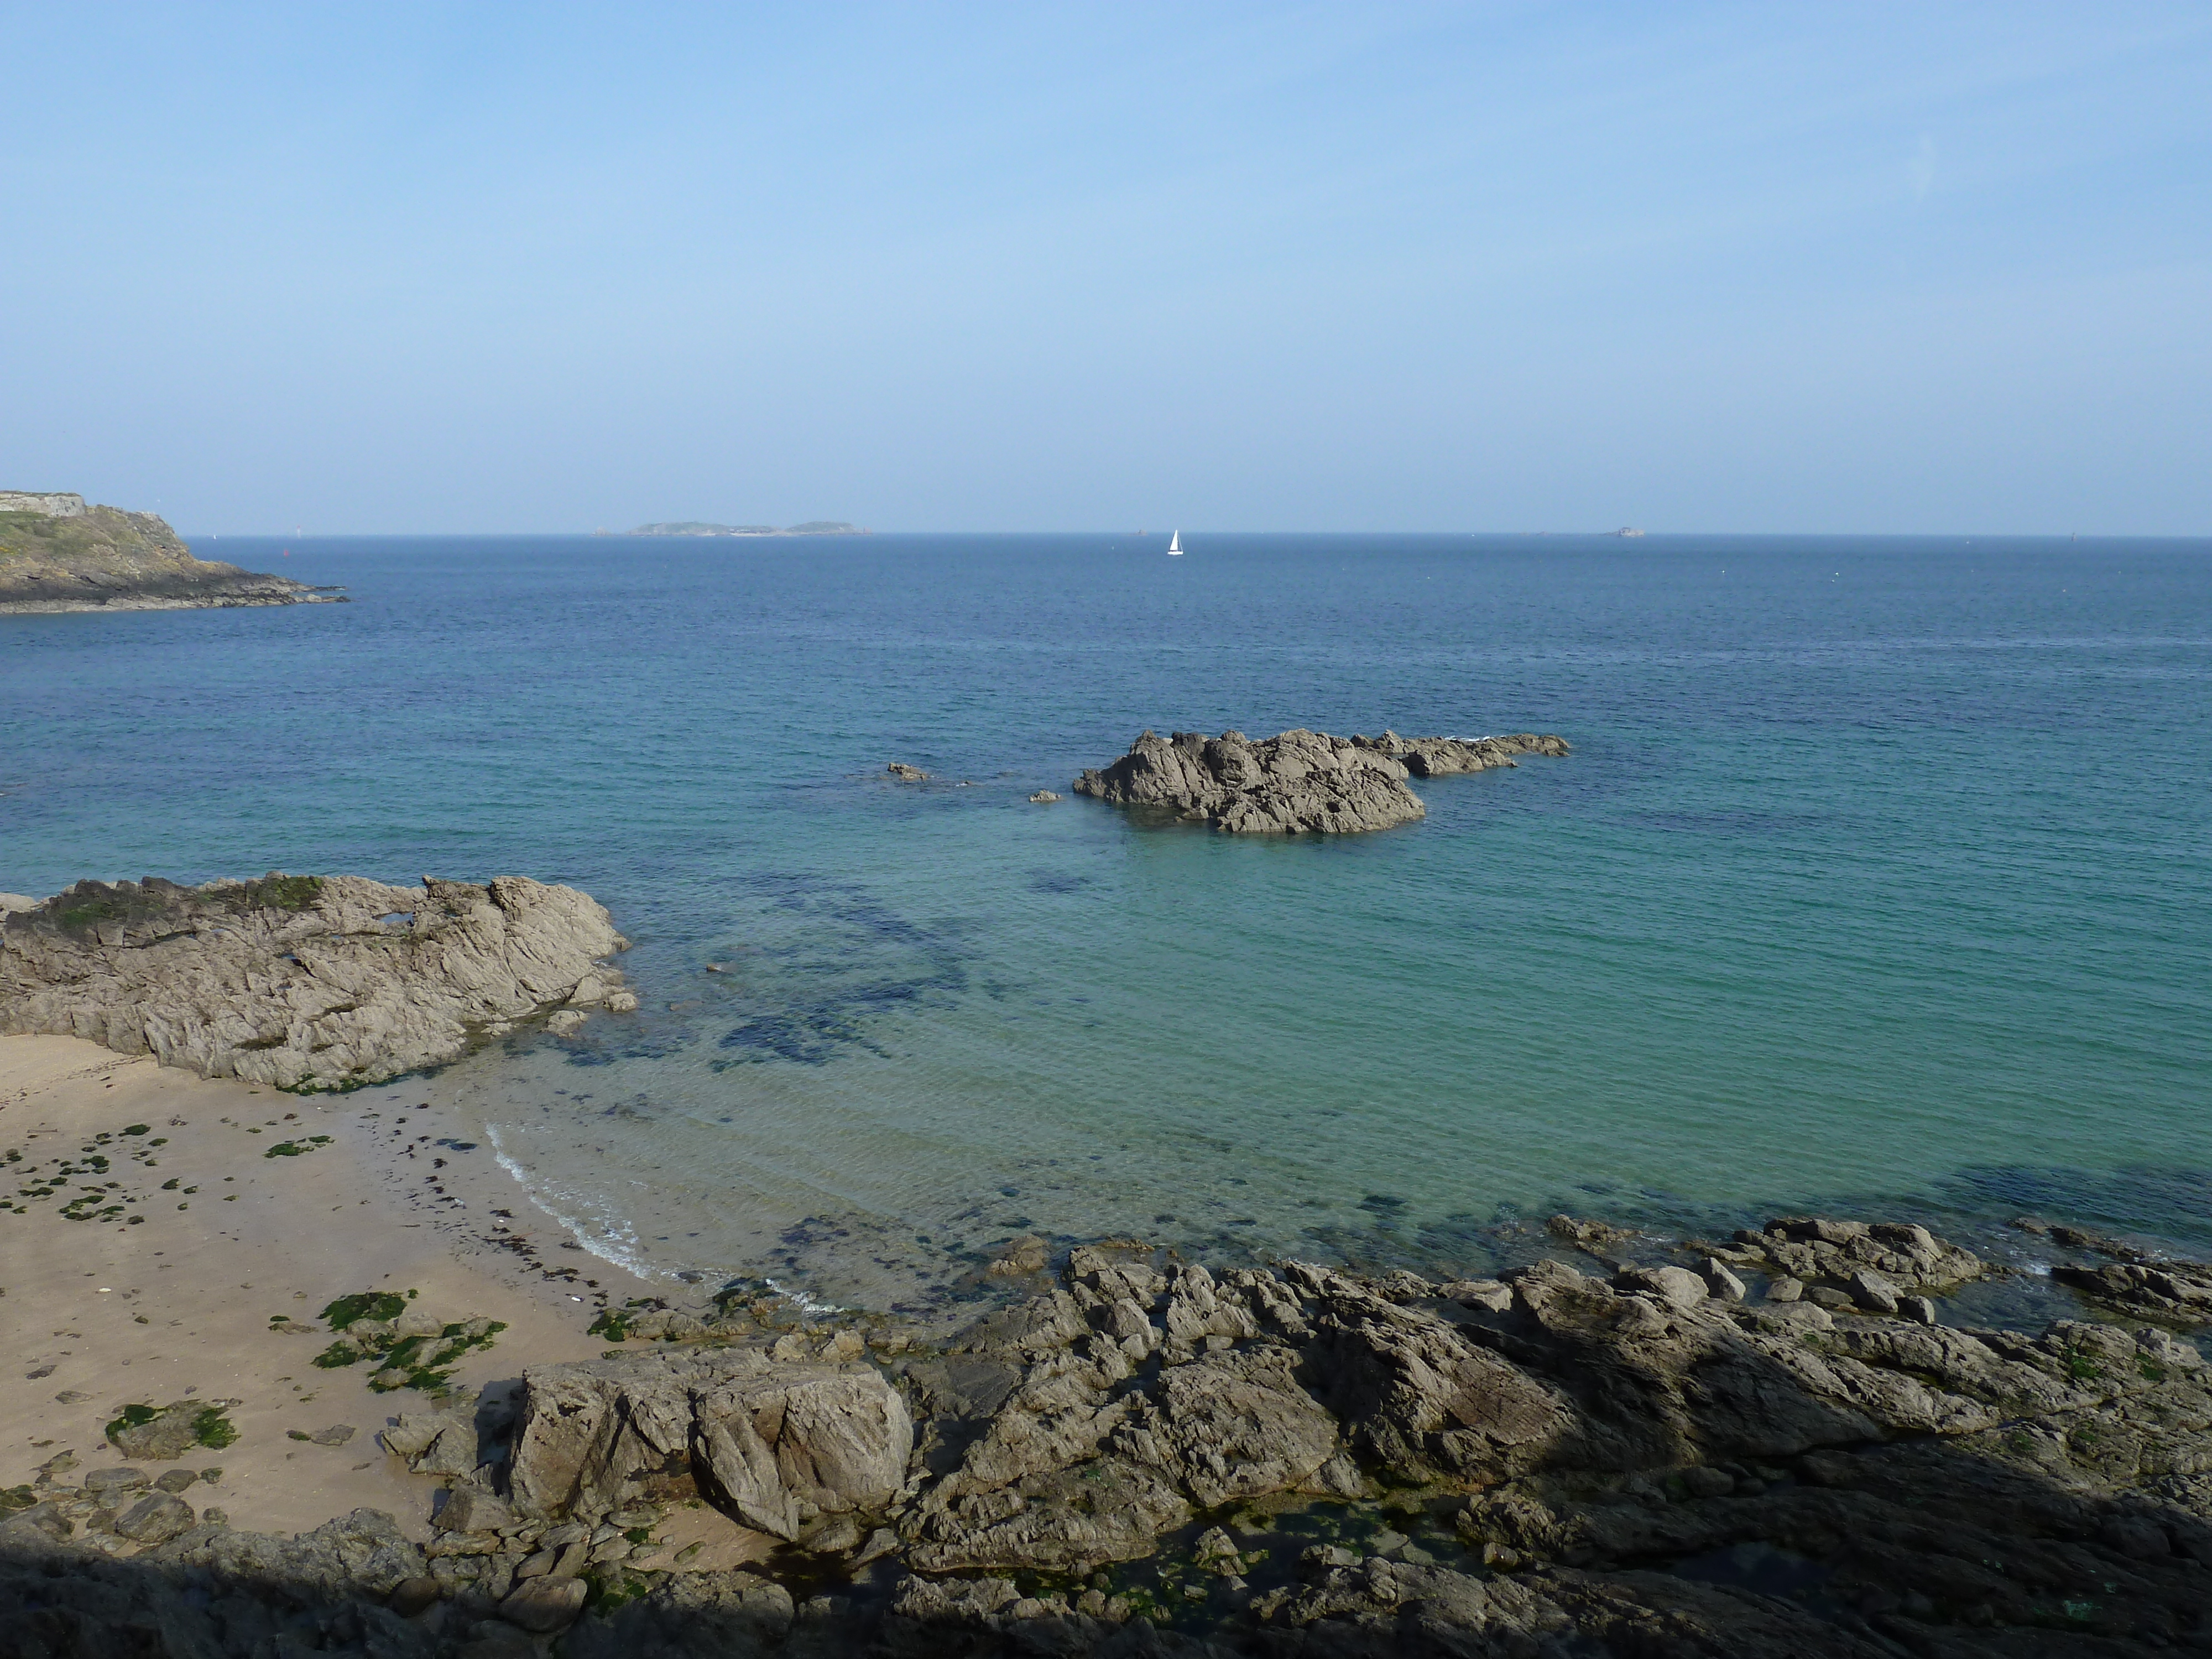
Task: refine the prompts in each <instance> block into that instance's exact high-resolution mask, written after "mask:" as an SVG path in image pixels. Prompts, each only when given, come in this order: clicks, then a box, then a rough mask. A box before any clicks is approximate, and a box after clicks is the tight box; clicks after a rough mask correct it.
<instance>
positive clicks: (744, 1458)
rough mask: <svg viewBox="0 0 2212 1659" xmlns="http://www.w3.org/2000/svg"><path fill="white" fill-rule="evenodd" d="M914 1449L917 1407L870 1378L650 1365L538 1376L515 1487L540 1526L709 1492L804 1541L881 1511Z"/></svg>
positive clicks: (529, 1384) (735, 1353)
mask: <svg viewBox="0 0 2212 1659" xmlns="http://www.w3.org/2000/svg"><path fill="white" fill-rule="evenodd" d="M913 1444H914V1425H913V1420H912V1419H911V1418H910V1417H909V1416H908V1412H907V1407H906V1402H905V1401H904V1400H903V1399H902V1398H901V1397H900V1395H898V1393H897V1391H896V1390H895V1389H892V1388H891V1387H890V1385H889V1384H888V1383H885V1382H884V1379H883V1377H882V1376H880V1375H879V1374H878V1373H877V1372H876V1371H874V1370H871V1369H868V1368H866V1367H865V1366H860V1365H850V1366H839V1365H824V1364H808V1363H798V1364H775V1362H773V1361H771V1360H769V1359H767V1358H764V1357H763V1356H762V1355H761V1354H760V1353H758V1352H757V1351H753V1350H749V1349H722V1350H714V1351H711V1352H702V1353H695V1354H689V1355H672V1354H665V1353H641V1354H636V1355H623V1356H622V1357H620V1358H614V1359H601V1360H593V1361H590V1362H586V1363H584V1364H574V1365H554V1366H538V1367H532V1368H531V1369H530V1370H527V1371H526V1372H525V1373H524V1378H523V1406H522V1417H521V1424H520V1430H519V1431H518V1433H517V1436H516V1440H515V1449H514V1454H513V1466H512V1474H511V1480H512V1483H513V1491H514V1493H515V1496H516V1497H517V1498H519V1499H520V1500H521V1501H522V1502H523V1503H525V1504H527V1505H529V1506H530V1507H531V1508H532V1510H536V1511H538V1512H539V1513H544V1514H561V1513H566V1512H568V1511H570V1510H574V1512H575V1513H577V1514H579V1515H583V1516H599V1515H605V1514H607V1513H609V1512H610V1511H611V1510H617V1509H620V1508H622V1507H623V1506H624V1505H625V1504H628V1503H629V1502H630V1501H632V1500H633V1499H634V1498H636V1497H637V1496H640V1495H641V1494H642V1495H647V1496H649V1495H651V1494H652V1492H653V1491H655V1490H657V1489H659V1488H661V1487H663V1486H665V1485H666V1484H667V1483H668V1482H669V1481H671V1480H676V1481H679V1482H680V1481H682V1480H695V1481H696V1482H697V1484H698V1485H699V1486H702V1488H704V1489H706V1490H707V1491H708V1492H709V1493H710V1494H711V1495H712V1496H714V1498H716V1499H717V1500H718V1501H719V1502H720V1504H722V1505H723V1507H724V1508H726V1510H728V1511H729V1512H730V1513H731V1514H732V1515H733V1516H736V1517H737V1518H738V1520H740V1521H742V1522H744V1524H745V1525H747V1526H750V1527H754V1528H758V1529H759V1530H761V1531H763V1532H768V1533H772V1534H775V1536H777V1537H779V1538H784V1539H792V1538H795V1537H797V1536H798V1534H799V1528H800V1525H801V1523H802V1521H803V1520H805V1518H807V1516H808V1515H809V1514H810V1513H832V1514H836V1513H843V1512H846V1511H848V1510H861V1511H875V1510H881V1509H882V1508H883V1507H884V1505H886V1504H889V1503H890V1499H891V1498H893V1497H894V1496H896V1494H897V1492H898V1491H899V1489H900V1487H901V1486H903V1485H904V1484H905V1481H906V1473H907V1472H906V1463H907V1457H908V1453H909V1452H910V1451H911V1450H912V1449H913Z"/></svg>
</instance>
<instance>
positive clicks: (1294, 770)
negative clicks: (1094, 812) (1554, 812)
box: [1074, 728, 1567, 835]
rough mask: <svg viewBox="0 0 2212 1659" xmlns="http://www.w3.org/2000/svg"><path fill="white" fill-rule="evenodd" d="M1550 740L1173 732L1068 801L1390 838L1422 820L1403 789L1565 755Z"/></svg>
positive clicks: (1140, 745)
mask: <svg viewBox="0 0 2212 1659" xmlns="http://www.w3.org/2000/svg"><path fill="white" fill-rule="evenodd" d="M1566 752H1567V745H1566V743H1565V740H1564V739H1562V738H1557V737H1549V736H1538V735H1537V734H1535V733H1534V732H1522V733H1520V734H1517V735H1516V736H1512V737H1503V738H1477V739H1474V740H1471V741H1470V740H1467V739H1462V738H1401V737H1400V736H1398V734H1397V733H1396V732H1384V733H1383V735H1382V736H1381V737H1379V738H1363V737H1352V738H1333V737H1331V736H1329V735H1328V733H1327V732H1308V731H1305V730H1304V729H1303V728H1301V729H1299V730H1297V731H1293V732H1281V733H1279V734H1278V735H1276V736H1274V737H1272V738H1261V740H1259V741H1258V742H1255V741H1253V740H1252V739H1251V738H1247V737H1246V736H1245V735H1244V734H1243V732H1223V733H1222V734H1221V735H1220V736H1219V737H1218V738H1209V737H1207V736H1206V734H1205V733H1203V732H1176V733H1174V734H1173V735H1172V736H1171V737H1169V738H1161V737H1159V736H1158V734H1156V733H1154V732H1142V733H1140V734H1139V737H1138V738H1137V740H1136V742H1135V743H1133V744H1131V745H1130V746H1129V752H1128V753H1127V754H1126V755H1124V756H1122V757H1121V759H1120V760H1117V761H1115V763H1113V764H1112V765H1111V766H1109V767H1105V768H1103V769H1093V770H1091V771H1087V772H1085V773H1084V774H1083V775H1081V776H1080V777H1079V778H1077V779H1076V781H1075V785H1074V787H1075V792H1076V793H1078V794H1079V795H1092V796H1095V797H1097V799H1100V800H1103V801H1108V802H1110V803H1112V804H1113V805H1116V806H1138V807H1149V808H1152V809H1155V810H1158V811H1166V812H1172V813H1173V814H1175V815H1176V817H1179V818H1181V819H1182V820H1184V821H1185V822H1187V823H1208V824H1211V825H1212V826H1213V828H1215V829H1225V830H1228V831H1231V833H1237V834H1247V835H1251V834H1262V835H1266V834H1273V835H1300V834H1309V835H1344V834H1349V833H1352V832H1355V831H1358V830H1363V829H1389V827H1390V826H1391V825H1393V824H1398V823H1412V822H1413V820H1414V819H1416V818H1420V817H1426V816H1427V813H1428V808H1427V807H1426V806H1425V805H1422V803H1421V798H1420V797H1419V795H1416V794H1415V793H1413V791H1412V790H1411V789H1409V788H1407V787H1406V779H1407V775H1409V774H1411V775H1419V776H1421V777H1433V776H1438V775H1443V774H1445V773H1451V772H1480V771H1481V770H1483V769H1486V768H1487V767H1492V766H1511V765H1513V764H1515V761H1514V759H1513V757H1514V756H1516V755H1527V754H1536V755H1565V753H1566Z"/></svg>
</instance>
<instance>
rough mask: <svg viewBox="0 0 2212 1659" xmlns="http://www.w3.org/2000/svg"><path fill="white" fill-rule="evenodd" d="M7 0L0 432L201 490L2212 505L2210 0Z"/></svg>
mask: <svg viewBox="0 0 2212 1659" xmlns="http://www.w3.org/2000/svg"><path fill="white" fill-rule="evenodd" d="M4 15H5V19H6V21H7V25H8V33H9V56H10V67H11V71H12V73H11V77H10V88H9V99H8V100H6V102H5V103H4V104H0V187H4V190H5V191H6V195H7V199H8V200H9V204H10V210H9V211H10V219H11V227H12V228H11V229H10V231H9V235H8V240H7V254H6V257H5V258H0V315H4V316H5V317H7V318H8V319H9V321H10V327H9V331H8V337H9V344H8V349H7V353H6V357H5V362H6V368H7V383H8V386H9V394H10V395H9V397H8V398H6V399H5V400H4V411H5V412H4V413H0V489H56V490H77V491H81V492H82V493H83V494H84V495H87V496H88V497H90V498H93V499H95V500H99V501H109V502H112V503H114V504H115V505H118V506H122V507H134V508H142V509H146V510H150V511H155V512H159V513H162V514H163V516H165V517H167V519H169V520H171V521H172V522H173V523H174V524H176V525H178V526H179V527H180V528H182V529H185V531H186V532H188V533H191V534H194V535H206V534H210V533H219V534H222V535H224V536H230V535H239V534H252V533H289V532H293V531H295V527H296V528H297V529H299V530H301V531H303V532H306V533H308V534H315V533H341V532H351V533H365V534H366V533H380V532H381V533H400V532H445V533H494V532H563V531H576V532H588V531H590V530H592V529H593V528H595V527H599V526H605V527H607V528H610V529H613V530H626V529H629V528H630V527H632V526H636V525H639V524H642V523H646V522H649V521H655V520H694V519H696V520H712V521H721V522H729V523H762V524H766V523H775V524H779V525H790V524H794V523H798V522H800V521H803V520H812V519H832V520H851V521H853V522H854V523H857V524H863V525H867V526H872V527H873V528H875V529H877V530H878V531H890V530H899V529H944V530H979V531H988V530H1037V529H1054V528H1066V529H1089V528H1115V527H1121V526H1137V525H1140V524H1141V525H1144V526H1147V527H1154V528H1159V529H1165V528H1167V527H1169V526H1171V525H1173V524H1176V523H1178V522H1179V523H1181V524H1182V526H1184V527H1185V528H1186V529H1189V528H1192V527H1194V526H1206V525H1213V526H1225V527H1228V526H1234V527H1237V528H1242V529H1252V530H1285V531H1301V530H1345V529H1361V528H1377V529H1389V530H1456V531H1481V530H1522V529H1526V530H1535V529H1544V528H1548V529H1553V530H1571V529H1576V528H1583V529H1592V530H1595V529H1601V528H1609V527H1612V526H1618V525H1622V524H1635V525H1638V526H1643V527H1644V528H1646V529H1648V530H1650V531H1651V532H1654V533H1658V532H1663V531H1667V530H1697V531H1705V532H1759V531H1795V532H1861V533H1884V532H1898V533H1911V532H1943V533H1948V532H1959V533H1967V534H1984V533H1988V534H2002V533H2028V534H2057V535H2063V534H2066V533H2069V532H2074V531H2079V532H2081V533H2082V534H2084V535H2092V534H2169V535H2203V534H2207V533H2212V468H2208V467H2207V466H2206V465H2204V459H2203V452H2204V447H2205V435H2206V433H2207V432H2208V431H2212V222H2208V220H2209V219H2212V216H2208V215H2207V214H2206V213H2205V212H2204V210H2203V202H2204V200H2205V198H2206V195H2207V186H2208V182H2212V167H2208V165H2207V164H2208V161H2212V11H2206V10H2203V9H2186V8H2177V7H2173V6H2171V5H2155V4H2116V5H2108V6H2105V7H2101V8H2099V9H2097V10H2096V11H2095V12H2094V14H2091V13H2090V12H2088V11H2087V10H2086V9H2076V8H2069V7H2064V6H2057V5H2002V6H2000V5H1994V4H1964V5H1959V6H1954V7H1950V8H1945V9H1934V10H1930V9H1921V8H1906V7H1905V6H1902V5H1875V6H1865V7H1857V8H1851V9H1836V10H1833V11H1816V10H1814V9H1790V10H1786V11H1785V10H1779V9H1766V8H1761V7H1758V6H1753V5H1749V4H1702V5H1690V6H1683V7H1676V8H1669V9H1644V8H1638V7H1632V6H1628V5H1626V4H1592V5H1543V4H1524V3H1499V4H1492V5H1480V6H1442V5H1401V6H1387V7H1377V8H1362V9H1349V8H1344V9H1331V8H1321V7H1312V6H1279V5H1277V6H1256V5H1255V6H1228V7H1220V8H1212V9H1205V10H1203V11H1197V12H1194V11H1190V10H1188V9H1169V8H1166V7H1164V6H1152V5H1139V6H1132V7H1126V8H1115V9H1104V8H1092V9H1051V10H1036V9H1024V8H1018V7H1012V6H986V5H975V6H965V7H960V8H957V9H928V10H924V9H907V8H895V7H887V6H855V7H850V8H842V9H836V10H834V11H833V10H823V9H811V8H805V9H803V8H796V7H789V6H765V7H761V8H757V9H750V10H747V11H744V12H742V13H736V12H725V11H721V10H718V9H703V8H688V7H665V6H662V7H646V8H629V9H623V10H621V11H616V10H613V9H606V8H593V7H588V6H572V7H564V8H559V9H537V8H526V7H522V6H513V5H507V6H497V5H495V6H484V7H477V8H471V9H465V10H447V9H438V8H431V7H423V6H400V7H397V8H390V9H380V10H378V11H377V12H376V13H374V15H368V14H360V15H336V14H309V13H303V12H299V11H295V10H291V9H278V8H268V7H247V6H229V7H214V8H206V9H192V10H190V11H188V12H187V11H183V10H175V9H160V8H153V7H135V6H114V5H94V6H88V7H82V8H73V9H55V8H33V7H31V6H28V5H13V4H11V5H9V6H7V7H6V8H5V10H4ZM2191 203H2195V204H2197V205H2196V206H2194V207H2192V206H2191Z"/></svg>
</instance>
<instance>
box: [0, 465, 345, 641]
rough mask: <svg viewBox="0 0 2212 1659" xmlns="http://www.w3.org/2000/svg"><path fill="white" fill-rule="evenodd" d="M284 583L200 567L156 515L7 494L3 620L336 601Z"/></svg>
mask: <svg viewBox="0 0 2212 1659" xmlns="http://www.w3.org/2000/svg"><path fill="white" fill-rule="evenodd" d="M336 597H337V596H336V595H335V594H333V593H330V592H319V591H318V590H316V589H314V588H311V587H308V586H305V585H304V584H302V583H300V582H295V581H291V580H287V579H286V578H284V577H282V576H266V575H260V574H256V573H254V572H252V571H250V570H241V569H240V568H238V567H237V566H236V565H234V564H217V563H214V562H210V561H208V560H204V559H196V558H194V557H193V556H192V555H191V550H190V549H189V548H187V547H186V546H185V544H184V543H183V542H181V541H179V539H178V538H177V532H175V531H173V530H172V529H171V528H170V527H169V526H168V524H167V522H166V521H165V520H161V519H160V518H158V517H156V516H155V514H153V513H126V512H125V511H124V510H123V509H122V508H120V507H100V506H94V505H88V504H87V502H86V501H85V499H84V497H83V496H82V495H70V494H52V495H38V494H33V493H29V492H26V491H21V490H0V611H91V610H100V609H105V608H108V607H111V606H112V607H113V608H116V609H118V610H142V609H148V608H156V609H167V608H171V607H177V606H197V605H298V604H302V603H307V604H313V603H318V602H326V601H329V600H331V599H335V598H336Z"/></svg>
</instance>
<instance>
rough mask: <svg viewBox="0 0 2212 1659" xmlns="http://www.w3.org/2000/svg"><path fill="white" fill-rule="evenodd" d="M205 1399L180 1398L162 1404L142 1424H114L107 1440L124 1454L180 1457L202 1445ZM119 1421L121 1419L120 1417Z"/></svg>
mask: <svg viewBox="0 0 2212 1659" xmlns="http://www.w3.org/2000/svg"><path fill="white" fill-rule="evenodd" d="M208 1410H209V1404H208V1402H207V1401H204V1400H179V1401H173V1402H172V1403H170V1404H169V1405H167V1406H164V1407H161V1408H160V1409H159V1410H157V1411H156V1412H155V1413H154V1415H153V1416H152V1417H151V1418H149V1419H147V1420H146V1421H145V1422H143V1423H129V1424H123V1425H122V1426H120V1427H111V1428H110V1429H109V1431H108V1435H107V1437H108V1440H109V1441H110V1442H111V1443H112V1444H113V1446H114V1447H115V1449H116V1450H118V1451H119V1452H121V1453H122V1454H123V1455H125V1457H152V1458H158V1459H161V1460H162V1461H164V1462H167V1461H168V1460H169V1459H172V1458H176V1457H181V1456H183V1455H185V1453H186V1452H188V1451H190V1450H191V1449H193V1448H194V1447H196V1446H197V1445H198V1444H199V1437H200V1420H201V1419H202V1418H203V1417H204V1415H205V1414H206V1413H207V1412H208ZM117 1421H118V1423H121V1422H122V1419H117Z"/></svg>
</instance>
